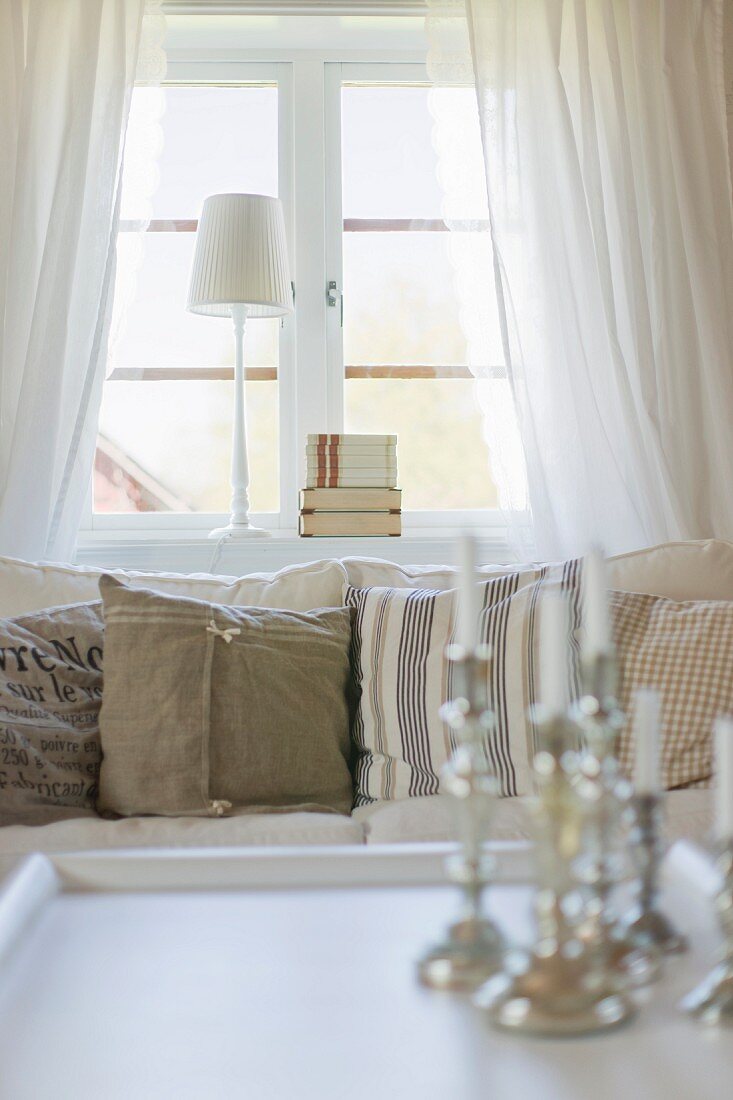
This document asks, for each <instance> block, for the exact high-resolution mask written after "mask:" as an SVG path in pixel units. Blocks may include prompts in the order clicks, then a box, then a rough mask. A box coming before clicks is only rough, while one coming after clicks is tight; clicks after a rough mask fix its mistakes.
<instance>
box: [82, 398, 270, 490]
mask: <svg viewBox="0 0 733 1100" xmlns="http://www.w3.org/2000/svg"><path fill="white" fill-rule="evenodd" d="M233 389H234V386H233V383H232V382H108V383H107V385H106V386H105V392H104V400H103V402H102V411H101V415H100V419H99V435H100V438H99V447H98V452H97V459H96V463H95V474H94V496H95V507H96V510H97V511H98V512H165V511H172V512H181V511H183V512H228V511H229V499H230V493H231V490H230V488H229V469H230V464H231V453H232V448H231V437H232V416H233V408H234V405H233V402H234V394H233ZM245 391H246V413H247V442H248V451H249V465H250V499H251V507H252V511H254V512H277V511H278V508H279V504H278V501H279V475H278V463H277V454H278V435H279V433H278V396H277V382H260V381H258V382H248V383H247V384H246V386H245Z"/></svg>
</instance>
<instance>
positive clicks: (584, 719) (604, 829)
mask: <svg viewBox="0 0 733 1100" xmlns="http://www.w3.org/2000/svg"><path fill="white" fill-rule="evenodd" d="M616 683H617V672H616V662H615V656H614V653H613V651H612V650H609V651H606V652H603V653H598V654H596V655H594V657H592V658H591V659H590V660H587V661H585V662H584V665H583V694H582V696H581V698H580V700H579V701H578V703H577V705H576V707H575V708H574V716H575V719H576V721H577V722H578V725H579V727H580V729H581V731H582V736H583V740H584V742H585V747H584V750H583V752H582V754H581V762H580V767H579V779H578V782H579V783H580V784H581V785H582V786H583V788H584V792H585V795H586V797H587V798H588V800H589V801H590V802H593V803H594V804H595V806H596V811H595V813H594V815H593V817H592V819H591V829H590V836H589V838H588V844H587V846H586V851H585V853H584V856H583V860H582V863H583V866H584V869H585V876H586V879H587V881H588V883H589V885H592V887H593V888H594V889H595V891H596V892H597V898H598V907H597V912H596V919H595V920H594V921H591V922H589V924H588V928H587V934H588V936H589V938H590V941H591V942H592V943H594V944H595V946H596V948H597V949H599V950H601V952H602V954H603V956H604V958H605V959H606V960H607V964H608V965H609V966H612V967H614V968H615V969H616V970H617V971H618V972H619V974H621V975H622V976H623V977H624V979H625V980H626V981H627V982H628V983H629V984H631V985H635V986H639V985H646V984H647V983H649V982H651V981H654V980H656V979H657V978H658V977H659V976H660V974H661V953H660V951H659V949H658V948H657V946H656V944H655V943H654V942H653V941H652V940H651V939H650V938H648V937H641V936H640V935H637V934H635V933H632V931H631V930H630V918H629V916H628V913H623V912H621V913H620V912H618V910H617V905H616V902H617V896H618V887H619V886H620V884H621V883H622V882H623V881H624V880H625V879H626V878H627V877H628V874H629V860H628V840H629V835H630V832H631V828H632V825H633V821H634V815H633V807H632V802H631V796H632V787H631V784H630V783H629V782H628V781H627V780H626V779H625V778H624V777H623V775H622V773H621V768H620V765H619V761H618V756H617V743H618V738H619V735H620V733H621V731H622V730H623V728H624V725H625V722H626V719H625V715H624V713H623V711H622V710H621V707H620V706H619V703H618V701H617V696H616Z"/></svg>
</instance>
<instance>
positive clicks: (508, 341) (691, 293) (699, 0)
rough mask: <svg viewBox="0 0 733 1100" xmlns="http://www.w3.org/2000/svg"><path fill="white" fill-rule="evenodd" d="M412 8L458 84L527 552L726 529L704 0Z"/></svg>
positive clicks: (720, 315) (727, 208)
mask: <svg viewBox="0 0 733 1100" xmlns="http://www.w3.org/2000/svg"><path fill="white" fill-rule="evenodd" d="M429 8H430V15H429V18H428V30H429V34H430V38H431V51H430V52H431V57H430V65H431V69H432V71H433V75H434V79H436V81H438V82H439V83H444V84H449V83H450V82H451V81H452V80H460V78H461V74H462V73H463V74H464V77H465V72H466V71H470V72H471V73H472V74H473V80H474V83H475V88H476V94H477V102H478V113H479V119H480V127H481V138H482V142H483V152H484V166H485V175H486V183H487V191H488V202H489V212H490V221H491V238H492V242H493V248H494V254H493V267H494V274H495V292H496V297H497V301H498V305H499V316H500V321H501V328H502V336H503V344H504V357H505V366H506V370H507V377H508V382H509V385H510V387H511V393H512V397H513V402H514V408H515V411H516V416H517V421H518V425H519V432H520V434H521V441H522V449H523V455H524V460H525V463H526V472H527V481H528V486H529V497H530V504H531V511H532V516H533V520H534V525H535V538H536V545H537V552H538V553H539V555H540V556H541V557H543V558H555V557H563V556H567V555H572V554H577V553H579V552H582V551H584V550H585V549H586V548H587V546H588V544H589V542H591V541H598V542H600V543H602V544H603V545H604V546H605V548H606V550H607V551H608V552H619V551H623V550H627V549H630V548H633V547H635V546H641V545H645V544H650V543H655V542H661V541H665V540H669V539H677V538H702V537H709V536H718V537H727V538H733V493H732V492H731V490H730V476H731V474H730V472H731V470H733V312H732V310H733V217H732V214H731V184H730V172H729V164H728V147H727V138H726V117H725V98H724V81H723V3H722V0H680V2H677V0H675V2H674V3H670V2H669V0H429ZM486 292H487V293H490V290H489V287H488V286H487V289H486Z"/></svg>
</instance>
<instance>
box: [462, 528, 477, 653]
mask: <svg viewBox="0 0 733 1100" xmlns="http://www.w3.org/2000/svg"><path fill="white" fill-rule="evenodd" d="M458 567H459V570H460V575H459V587H458V631H457V641H458V644H459V645H461V646H463V647H464V649H466V650H468V651H470V652H473V650H474V649H475V648H476V645H477V643H478V617H479V589H478V585H477V577H476V540H475V538H474V537H473V535H461V537H460V538H459V540H458Z"/></svg>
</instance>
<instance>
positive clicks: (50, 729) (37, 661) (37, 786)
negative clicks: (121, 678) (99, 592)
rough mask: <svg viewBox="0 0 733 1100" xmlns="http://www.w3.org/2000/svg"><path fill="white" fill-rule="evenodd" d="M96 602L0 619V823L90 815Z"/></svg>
mask: <svg viewBox="0 0 733 1100" xmlns="http://www.w3.org/2000/svg"><path fill="white" fill-rule="evenodd" d="M102 637H103V620H102V605H101V603H100V602H99V600H97V601H96V602H95V603H88V604H75V605H73V606H69V607H52V608H49V609H47V610H45V611H35V612H33V613H32V614H30V615H22V616H20V617H18V618H14V619H2V620H0V825H9V824H22V825H45V824H48V823H50V822H53V821H60V820H62V819H63V818H66V817H79V816H81V815H83V814H84V813H89V814H91V813H93V811H94V799H95V796H96V793H97V779H98V775H99V762H100V759H101V749H100V744H99V707H100V700H101V696H102Z"/></svg>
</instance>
